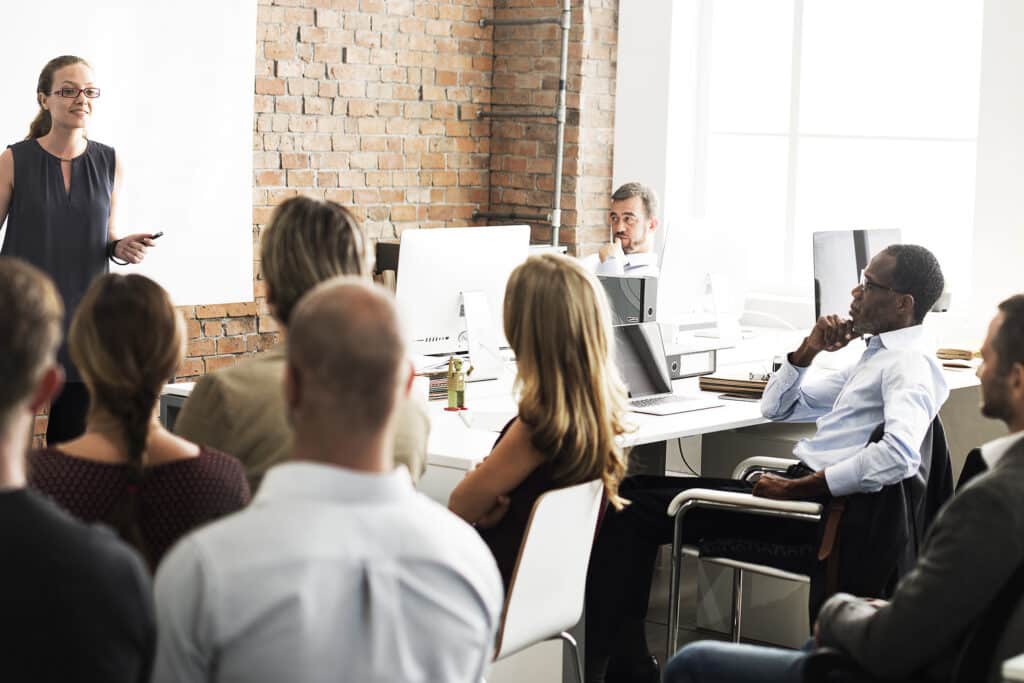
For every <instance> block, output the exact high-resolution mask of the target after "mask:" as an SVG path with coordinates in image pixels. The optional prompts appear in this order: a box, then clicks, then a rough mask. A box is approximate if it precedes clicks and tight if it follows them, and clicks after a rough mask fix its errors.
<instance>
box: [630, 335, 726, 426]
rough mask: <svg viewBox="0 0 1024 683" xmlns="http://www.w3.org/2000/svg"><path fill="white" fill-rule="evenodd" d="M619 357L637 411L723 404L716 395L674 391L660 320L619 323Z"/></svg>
mask: <svg viewBox="0 0 1024 683" xmlns="http://www.w3.org/2000/svg"><path fill="white" fill-rule="evenodd" d="M615 361H616V365H618V367H619V372H620V373H622V379H623V380H624V381H625V382H626V389H627V390H628V391H629V408H630V410H632V411H633V412H636V413H647V414H649V415H674V414H676V413H688V412H690V411H692V410H706V409H708V408H717V407H719V406H721V405H722V403H721V402H720V401H717V400H715V399H710V398H704V397H699V396H679V395H676V394H674V393H672V380H671V378H670V377H669V374H668V363H667V362H666V361H665V342H664V340H663V339H662V338H661V327H660V326H659V325H658V323H639V324H636V325H619V326H617V327H616V328H615Z"/></svg>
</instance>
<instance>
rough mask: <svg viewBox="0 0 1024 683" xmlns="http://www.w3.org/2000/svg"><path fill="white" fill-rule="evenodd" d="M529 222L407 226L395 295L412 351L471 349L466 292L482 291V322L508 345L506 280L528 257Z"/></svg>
mask: <svg viewBox="0 0 1024 683" xmlns="http://www.w3.org/2000/svg"><path fill="white" fill-rule="evenodd" d="M529 246H530V227H529V226H527V225H503V226H494V227H468V228H430V229H422V230H406V231H405V232H403V233H402V242H401V245H400V247H399V251H398V273H397V282H396V288H395V299H396V302H397V304H398V314H399V316H400V318H401V321H402V325H403V327H404V329H405V334H406V336H407V340H408V341H409V342H410V344H411V349H410V350H411V351H412V352H413V353H419V354H444V353H455V352H458V351H467V350H468V341H467V334H466V318H465V316H464V312H463V296H462V295H463V293H464V292H465V293H469V292H479V293H481V294H482V298H483V301H484V302H485V304H486V305H485V306H484V307H483V308H485V309H486V310H484V311H482V312H481V311H478V312H477V315H484V316H486V319H485V320H484V321H482V322H480V321H475V322H474V325H475V326H477V328H478V329H479V328H480V326H481V325H483V326H484V327H486V329H487V330H488V331H490V332H493V333H494V334H496V335H497V339H498V340H499V341H500V343H501V344H502V345H503V346H507V345H508V342H507V341H506V340H505V332H504V329H503V326H502V308H503V305H504V301H505V285H506V283H507V282H508V277H509V275H511V274H512V271H513V270H514V269H515V267H516V266H518V265H519V264H520V263H522V262H523V261H525V260H526V257H527V254H528V252H529Z"/></svg>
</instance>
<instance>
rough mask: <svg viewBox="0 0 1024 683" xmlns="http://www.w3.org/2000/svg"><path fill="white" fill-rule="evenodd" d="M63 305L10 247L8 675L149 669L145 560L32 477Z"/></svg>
mask: <svg viewBox="0 0 1024 683" xmlns="http://www.w3.org/2000/svg"><path fill="white" fill-rule="evenodd" d="M62 317H63V306H62V304H61V303H60V296H59V295H58V294H57V290H56V289H55V288H54V286H53V283H52V282H50V280H49V278H47V277H46V276H45V275H44V274H43V273H42V272H41V271H39V270H37V269H36V268H34V267H32V266H30V265H28V264H26V263H24V262H22V261H19V260H17V259H13V258H10V257H0V388H2V390H0V652H2V653H3V657H2V659H0V680H4V681H109V682H115V683H120V682H124V683H129V682H141V681H148V680H149V672H150V667H151V665H152V659H153V653H154V650H155V646H156V632H155V627H154V624H153V604H152V596H151V594H150V590H151V586H150V580H149V576H148V575H147V573H146V571H145V568H144V565H143V563H142V560H141V559H140V558H139V556H138V555H137V554H136V553H135V551H134V550H132V549H131V548H129V547H128V546H127V545H125V544H124V543H122V542H121V541H120V540H118V538H117V536H115V535H114V533H113V532H112V531H110V530H109V529H105V528H102V527H95V526H90V525H86V524H83V523H82V522H79V521H77V520H75V519H73V518H72V517H71V516H70V515H68V514H67V513H65V512H64V511H63V510H61V509H59V508H58V507H57V506H56V505H55V504H54V503H52V502H51V501H50V500H48V499H47V498H45V497H43V496H41V495H39V494H38V493H36V492H34V491H30V490H29V489H27V488H26V487H25V481H26V475H25V435H26V434H28V433H29V429H30V427H31V426H32V423H33V420H34V419H35V414H36V412H38V410H39V409H40V408H42V407H43V406H44V405H46V404H47V403H48V402H49V401H50V400H51V399H52V398H53V397H54V396H56V395H57V394H58V393H59V392H60V388H61V384H62V383H63V381H64V375H63V372H62V370H61V369H60V366H58V365H57V363H56V353H57V346H58V344H59V343H60V329H61V319H62Z"/></svg>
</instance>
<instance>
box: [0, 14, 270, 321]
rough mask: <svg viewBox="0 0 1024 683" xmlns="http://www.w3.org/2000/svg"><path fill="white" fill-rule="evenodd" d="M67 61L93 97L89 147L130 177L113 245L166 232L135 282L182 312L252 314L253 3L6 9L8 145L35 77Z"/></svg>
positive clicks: (0, 119) (0, 114)
mask: <svg viewBox="0 0 1024 683" xmlns="http://www.w3.org/2000/svg"><path fill="white" fill-rule="evenodd" d="M63 54H75V55H78V56H81V57H84V58H85V59H87V60H88V61H89V62H90V63H91V64H92V66H93V68H94V70H95V74H96V83H97V85H98V86H100V88H101V90H102V95H101V97H100V98H99V99H98V100H96V101H95V103H94V116H93V120H92V121H91V122H90V124H89V136H90V137H91V138H93V139H95V140H98V141H100V142H103V143H106V144H109V145H112V146H113V147H114V148H115V149H116V150H117V157H118V164H120V165H121V166H122V169H123V170H124V172H125V185H124V188H123V193H122V195H121V196H120V197H119V207H118V215H117V226H118V232H119V233H120V234H127V233H132V232H157V231H159V230H163V231H164V232H165V235H164V237H163V238H161V239H160V241H159V242H158V247H157V248H155V249H153V250H152V251H151V252H150V256H149V257H148V258H147V260H146V263H144V264H143V265H142V266H139V267H137V268H133V269H135V270H138V271H139V272H142V273H145V274H146V275H149V276H150V277H153V278H154V279H156V280H157V281H158V282H160V283H161V284H162V285H163V286H164V287H165V288H167V289H168V291H169V292H170V293H171V297H172V298H173V299H174V301H175V303H177V304H180V305H186V304H211V303H227V302H241V301H252V298H253V291H252V267H253V258H252V256H253V255H252V187H253V173H252V130H253V78H254V73H255V71H254V64H255V59H256V3H255V2H253V1H252V0H217V2H208V1H206V0H178V2H174V3H149V2H145V3H143V2H134V1H133V0H120V1H118V0H98V1H95V2H86V3H83V2H74V1H72V0H51V1H49V2H47V3H44V4H38V3H14V2H10V3H5V4H4V8H3V16H2V20H0V62H2V63H3V64H5V65H6V69H5V77H4V93H5V99H4V106H3V107H0V141H2V142H3V144H4V145H7V144H11V143H13V142H16V141H18V140H21V139H22V138H24V136H25V133H26V132H27V130H28V124H29V122H30V121H31V120H32V118H33V117H34V116H35V114H36V111H37V110H38V107H37V105H36V100H35V94H34V93H35V88H36V81H37V79H38V77H39V72H40V70H41V69H42V67H43V65H44V64H45V63H46V62H47V61H49V60H50V59H51V58H53V57H56V56H58V55H63ZM17 182H18V181H17V178H15V186H16V187H17ZM0 238H2V237H0ZM125 270H128V269H127V268H126V269H125Z"/></svg>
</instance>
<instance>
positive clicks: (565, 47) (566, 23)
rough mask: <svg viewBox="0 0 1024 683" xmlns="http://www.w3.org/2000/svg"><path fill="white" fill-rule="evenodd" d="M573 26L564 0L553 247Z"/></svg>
mask: <svg viewBox="0 0 1024 683" xmlns="http://www.w3.org/2000/svg"><path fill="white" fill-rule="evenodd" d="M571 26H572V0H562V64H561V67H560V68H559V72H558V110H557V111H556V116H557V117H558V137H557V142H556V143H555V200H554V206H553V207H552V209H551V246H552V247H557V246H558V231H559V230H560V229H561V228H562V167H563V161H564V159H565V93H566V89H567V86H568V84H567V82H566V81H567V80H568V78H569V28H570V27H571Z"/></svg>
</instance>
